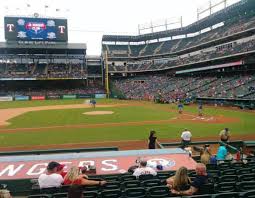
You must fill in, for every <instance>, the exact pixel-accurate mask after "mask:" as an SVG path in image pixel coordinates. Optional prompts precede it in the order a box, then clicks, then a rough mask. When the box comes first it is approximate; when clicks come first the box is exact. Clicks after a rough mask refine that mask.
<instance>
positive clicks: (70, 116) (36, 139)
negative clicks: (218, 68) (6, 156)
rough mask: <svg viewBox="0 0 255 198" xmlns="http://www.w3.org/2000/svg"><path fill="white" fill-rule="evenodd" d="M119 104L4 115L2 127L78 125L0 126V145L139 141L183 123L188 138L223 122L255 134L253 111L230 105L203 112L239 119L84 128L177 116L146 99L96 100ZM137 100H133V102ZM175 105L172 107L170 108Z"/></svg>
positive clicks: (170, 133) (173, 133)
mask: <svg viewBox="0 0 255 198" xmlns="http://www.w3.org/2000/svg"><path fill="white" fill-rule="evenodd" d="M83 101H84V100H55V101H50V100H49V101H27V102H18V101H17V102H1V103H0V109H6V108H20V107H34V106H48V105H59V104H61V105H63V104H79V103H83ZM117 103H118V104H120V103H129V104H130V106H120V107H105V108H96V110H103V111H104V110H107V111H113V112H114V114H112V115H97V116H89V115H83V113H84V112H86V111H92V110H94V109H92V108H88V109H62V110H43V111H34V112H28V113H25V114H23V115H20V116H18V117H15V118H12V119H10V120H9V121H8V122H10V123H11V125H9V126H8V127H5V128H6V129H17V128H31V127H32V128H37V127H49V126H62V125H84V126H82V127H80V128H75V127H73V128H72V127H66V128H55V129H54V128H49V129H44V130H39V131H37V130H36V129H35V130H34V131H33V130H29V131H26V130H25V131H18V132H5V131H4V128H2V129H1V132H0V140H1V147H5V146H26V145H30V146H32V145H47V144H65V143H86V142H100V141H119V140H145V139H147V137H148V134H149V131H150V130H151V129H154V130H156V131H157V136H158V138H159V139H163V138H164V139H165V138H169V139H170V138H179V136H180V133H181V131H182V130H183V129H184V128H188V129H189V130H190V131H191V132H192V134H193V137H204V138H206V137H213V136H215V137H218V133H219V131H220V130H222V129H223V128H225V127H229V128H230V130H231V134H233V135H240V134H243V135H245V134H255V122H254V118H255V113H253V112H242V111H235V110H231V109H229V110H226V109H222V108H213V107H205V109H204V113H205V114H206V115H211V116H215V115H223V116H225V117H228V118H239V119H240V121H239V122H236V123H229V124H213V123H195V122H190V121H189V122H187V121H183V122H178V123H171V122H169V123H168V122H165V123H158V124H157V123H154V124H149V123H146V124H143V125H141V124H137V125H135V124H134V125H132V126H129V125H128V124H123V126H100V127H96V128H89V127H87V126H86V125H87V124H89V125H92V124H104V123H108V124H109V123H127V122H143V121H160V120H170V119H171V118H173V117H176V116H178V114H177V110H176V106H174V105H167V104H165V105H163V104H152V103H149V102H135V103H134V102H132V101H119V100H98V104H117ZM134 104H136V105H134ZM137 104H138V105H137ZM175 110H176V111H175ZM184 110H185V112H187V113H195V114H196V113H197V107H196V106H185V109H184Z"/></svg>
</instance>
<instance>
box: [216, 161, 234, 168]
mask: <svg viewBox="0 0 255 198" xmlns="http://www.w3.org/2000/svg"><path fill="white" fill-rule="evenodd" d="M230 167H231V164H230V163H229V162H224V163H220V164H218V169H220V170H225V169H229V168H230Z"/></svg>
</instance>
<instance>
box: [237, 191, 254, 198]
mask: <svg viewBox="0 0 255 198" xmlns="http://www.w3.org/2000/svg"><path fill="white" fill-rule="evenodd" d="M240 194H241V197H243V198H255V190H251V191H248V192H244V193H240Z"/></svg>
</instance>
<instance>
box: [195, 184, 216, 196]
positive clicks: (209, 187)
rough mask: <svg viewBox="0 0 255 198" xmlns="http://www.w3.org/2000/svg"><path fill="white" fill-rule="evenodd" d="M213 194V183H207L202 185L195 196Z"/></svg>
mask: <svg viewBox="0 0 255 198" xmlns="http://www.w3.org/2000/svg"><path fill="white" fill-rule="evenodd" d="M213 193H215V192H214V184H213V183H208V184H204V185H203V186H201V187H200V188H199V191H198V193H197V194H200V195H203V194H213Z"/></svg>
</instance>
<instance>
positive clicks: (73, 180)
mask: <svg viewBox="0 0 255 198" xmlns="http://www.w3.org/2000/svg"><path fill="white" fill-rule="evenodd" d="M71 184H72V185H84V186H93V185H101V186H103V185H104V184H106V181H95V180H88V179H87V178H86V177H84V175H83V174H80V170H79V168H78V167H75V166H72V167H71V169H70V170H69V171H68V172H67V174H66V176H65V178H64V185H71Z"/></svg>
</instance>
